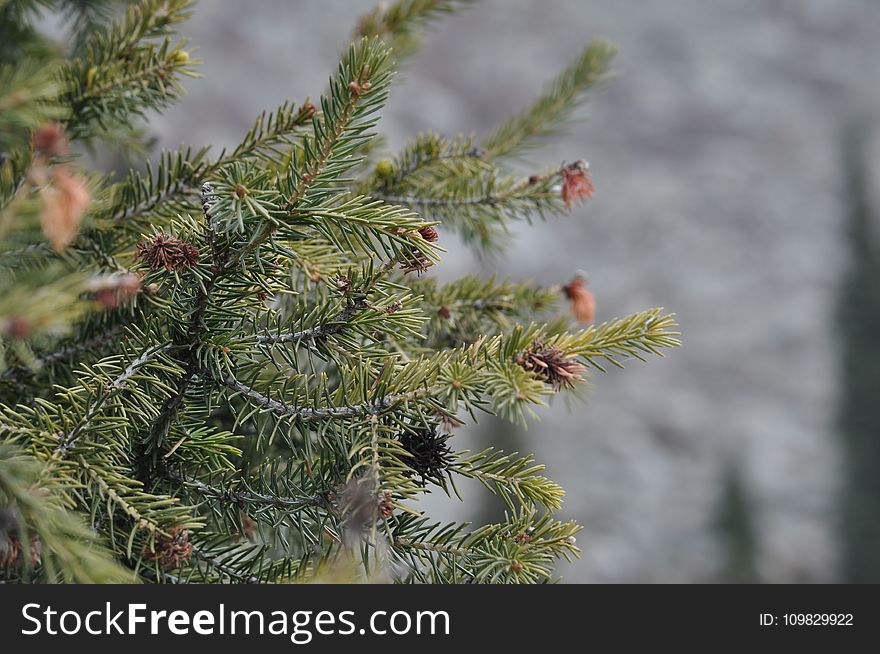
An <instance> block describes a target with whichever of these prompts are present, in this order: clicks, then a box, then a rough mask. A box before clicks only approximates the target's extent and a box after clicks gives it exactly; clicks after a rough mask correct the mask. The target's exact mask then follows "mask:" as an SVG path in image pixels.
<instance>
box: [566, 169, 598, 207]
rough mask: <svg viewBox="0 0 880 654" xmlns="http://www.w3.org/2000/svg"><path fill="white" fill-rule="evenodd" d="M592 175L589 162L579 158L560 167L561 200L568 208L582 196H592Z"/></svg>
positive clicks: (593, 189) (582, 197)
mask: <svg viewBox="0 0 880 654" xmlns="http://www.w3.org/2000/svg"><path fill="white" fill-rule="evenodd" d="M593 191H595V188H594V187H593V177H592V176H591V175H590V164H588V163H587V162H586V161H584V160H582V159H580V160H578V161H575V162H574V163H572V164H568V165H566V166H563V167H562V201H563V202H565V206H567V207H568V208H569V209H570V208H571V207H573V206H574V205H575V204H576V203H579V202H580V201H581V200H583V199H584V198H592V197H593Z"/></svg>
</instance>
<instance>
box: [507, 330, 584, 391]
mask: <svg viewBox="0 0 880 654" xmlns="http://www.w3.org/2000/svg"><path fill="white" fill-rule="evenodd" d="M516 363H517V364H518V365H519V366H520V367H522V368H523V369H524V370H527V371H528V372H530V373H532V374H533V375H535V376H536V377H538V378H540V379H542V380H543V381H544V382H546V383H547V384H550V385H551V386H552V387H553V390H554V391H560V390H562V389H564V388H565V389H570V388H574V385H575V383H576V382H579V381H583V377H581V376H580V373H582V372H583V371H584V366H583V365H582V364H580V363H578V361H577V359H575V358H574V357H567V356H565V352H563V351H562V349H561V348H559V347H557V346H555V345H545V344H544V343H543V342H542V341H535V342H534V343H532V346H531V347H530V348H529V349H528V350H526V351H525V352H520V353H519V354H518V355H517V357H516Z"/></svg>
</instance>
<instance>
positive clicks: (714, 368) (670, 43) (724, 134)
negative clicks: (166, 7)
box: [150, 0, 880, 582]
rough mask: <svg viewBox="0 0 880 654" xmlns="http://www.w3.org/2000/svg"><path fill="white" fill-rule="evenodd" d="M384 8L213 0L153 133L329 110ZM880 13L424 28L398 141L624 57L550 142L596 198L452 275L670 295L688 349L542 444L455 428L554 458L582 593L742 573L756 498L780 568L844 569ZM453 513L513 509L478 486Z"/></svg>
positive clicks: (818, 8) (709, 9)
mask: <svg viewBox="0 0 880 654" xmlns="http://www.w3.org/2000/svg"><path fill="white" fill-rule="evenodd" d="M371 6H372V2H370V1H369V0H367V1H341V0H332V1H328V0H321V1H319V0H300V1H287V2H285V1H282V0H260V1H254V2H247V3H244V2H241V3H231V2H223V3H221V2H217V1H211V0H204V1H203V2H202V3H201V4H200V6H199V7H198V8H197V11H196V15H195V17H194V18H193V19H192V20H191V21H190V23H189V24H188V25H186V26H185V29H184V33H185V34H186V35H187V36H188V37H190V38H191V41H192V45H193V46H197V48H198V51H197V55H198V56H199V57H200V58H202V59H203V60H204V64H203V65H202V66H201V72H202V73H203V74H204V76H205V79H201V80H193V81H188V82H187V84H186V86H187V88H188V91H189V96H188V97H187V98H186V99H185V101H184V102H183V103H182V104H181V105H179V106H177V107H175V108H173V109H172V110H170V111H168V112H167V113H166V114H164V115H163V116H160V117H158V118H156V119H155V120H152V121H151V123H150V128H151V130H153V131H154V132H155V133H156V134H157V135H158V137H159V145H160V146H161V147H176V146H177V145H179V144H180V143H182V142H186V143H190V144H193V145H196V146H200V145H203V144H209V143H213V144H215V145H217V146H218V147H219V146H224V145H233V144H235V143H237V141H238V140H239V139H240V137H241V136H242V135H243V134H244V133H245V132H246V131H247V129H248V128H249V127H250V126H251V124H252V123H253V119H254V118H255V116H256V115H257V114H258V113H259V112H260V111H261V110H263V109H264V108H269V109H271V108H274V107H275V106H277V105H278V104H280V103H281V102H282V101H283V100H284V99H287V98H293V99H297V100H303V99H305V97H306V96H311V97H313V98H314V97H316V96H317V95H319V94H320V93H321V91H322V90H323V89H324V86H325V84H326V79H327V77H328V75H329V74H330V72H331V71H332V70H333V69H334V67H335V63H336V58H337V55H338V54H339V53H340V52H341V49H342V48H343V46H344V45H345V43H346V42H347V38H348V36H349V35H350V33H351V30H352V26H353V24H354V22H355V18H356V16H357V15H359V14H360V13H363V12H364V11H366V10H367V9H369V8H370V7H371ZM878 34H880V3H877V2H874V1H873V0H833V1H832V0H775V1H774V0H735V1H733V0H731V1H727V2H723V1H720V0H667V1H665V2H648V1H647V0H641V1H638V2H617V1H614V0H584V1H580V0H541V1H527V0H483V1H482V2H480V3H479V4H478V5H477V6H476V7H475V8H473V9H471V10H468V11H465V12H462V13H460V14H458V15H456V16H453V17H451V18H449V19H447V20H446V21H445V22H443V23H441V24H440V25H439V26H438V28H437V29H435V30H434V31H432V32H431V33H430V34H429V35H428V36H427V37H426V39H425V42H424V48H423V49H422V51H421V52H420V54H418V55H417V56H416V57H415V58H414V59H413V60H412V61H411V63H410V65H409V66H408V69H407V71H406V73H405V75H403V77H402V80H400V83H399V84H398V86H397V88H396V90H395V91H394V93H393V95H392V99H391V102H390V106H389V107H388V110H387V111H386V112H385V114H384V118H383V120H382V123H381V127H382V128H383V130H384V131H385V132H386V134H387V135H388V137H389V145H390V147H391V149H392V150H396V149H397V148H399V147H400V146H401V145H402V144H403V143H405V142H406V140H407V139H408V138H409V137H411V136H413V135H414V134H415V133H416V132H418V131H419V130H420V129H432V130H436V131H438V132H441V133H443V134H447V135H454V134H456V133H458V132H471V131H476V132H481V131H485V130H488V129H490V128H491V127H492V126H494V125H496V124H498V123H499V122H500V121H501V120H502V119H503V118H504V117H506V116H507V115H508V114H509V113H510V112H511V111H514V110H516V109H517V108H519V107H520V106H521V105H523V104H525V103H527V102H529V101H530V100H531V99H532V98H533V97H534V96H535V95H536V94H537V93H538V92H539V91H540V89H541V87H542V85H543V83H544V82H545V81H546V80H548V79H549V78H551V77H553V76H554V75H555V73H556V72H558V71H559V70H560V69H561V68H562V67H563V66H565V65H566V64H567V63H568V61H569V60H571V59H572V58H573V57H574V56H575V55H576V54H577V53H578V51H579V50H580V48H581V47H582V46H583V45H584V44H585V43H586V41H587V40H588V39H589V38H591V37H593V36H604V37H607V38H608V39H610V40H611V41H613V42H615V43H616V44H617V45H618V46H619V49H620V54H619V57H618V58H617V60H616V63H615V71H616V73H617V77H616V79H615V81H614V82H613V84H611V85H610V86H609V87H608V88H607V90H606V91H604V92H603V93H602V94H601V95H599V96H597V97H596V98H595V99H594V101H593V102H591V104H590V105H589V111H588V112H587V113H588V114H589V119H588V120H586V121H583V122H580V123H578V124H577V125H576V126H575V127H574V129H573V130H572V131H571V133H570V135H568V136H566V137H563V138H561V139H559V140H558V141H556V142H555V143H553V144H552V145H550V146H548V147H547V148H545V149H543V150H540V151H538V152H536V153H535V154H534V155H532V159H533V161H534V162H536V163H556V162H561V161H563V160H568V161H571V160H574V159H577V158H585V159H588V160H589V161H590V162H591V164H592V168H593V172H594V175H595V178H596V185H597V194H596V197H595V199H594V201H592V202H591V203H589V204H588V205H587V206H585V207H582V208H580V209H579V210H577V211H576V212H574V213H573V214H572V215H571V216H569V217H566V218H563V219H561V220H555V221H553V222H550V223H547V224H540V225H536V226H533V227H531V228H530V227H527V226H523V227H522V228H521V229H519V230H518V232H517V234H516V238H515V240H514V244H513V247H512V249H511V251H510V254H509V256H506V257H504V258H503V259H502V260H500V261H496V262H492V263H480V262H478V261H476V260H475V259H474V258H473V257H471V256H470V255H469V253H468V252H467V251H466V250H465V249H464V248H461V247H459V246H458V245H456V244H454V243H453V244H450V243H449V242H448V241H447V242H445V243H444V244H445V245H447V247H449V249H450V253H449V255H448V256H447V257H446V258H445V261H444V263H443V265H442V266H440V267H439V268H438V269H437V272H436V274H439V275H441V276H442V277H444V278H453V277H456V276H458V275H460V274H463V273H466V272H470V271H480V270H482V271H484V272H490V271H493V270H500V272H502V273H505V274H510V275H511V276H513V277H518V278H526V277H531V278H535V279H537V280H539V281H541V282H546V283H558V282H560V281H566V280H567V279H568V278H569V277H570V276H571V275H572V273H573V272H574V271H575V270H576V269H578V268H582V269H584V270H586V271H588V272H589V275H590V279H591V283H592V289H593V291H594V292H595V293H596V296H597V299H598V319H599V320H600V321H602V320H606V319H610V318H613V317H616V316H621V315H624V314H628V313H632V312H635V311H638V310H641V309H645V308H648V307H653V306H665V307H666V308H668V309H670V310H672V311H675V312H677V313H678V315H679V319H680V323H681V329H682V332H683V338H684V347H683V348H681V349H679V350H676V351H672V352H670V353H669V355H668V357H667V358H666V359H663V360H651V361H650V362H649V363H648V364H647V365H642V364H633V365H631V366H629V367H628V368H627V370H625V371H622V372H617V371H614V372H611V373H609V374H607V375H602V376H597V377H596V378H595V379H594V386H595V388H594V390H593V392H592V394H591V395H590V398H589V400H588V403H587V405H586V406H576V407H573V408H572V409H571V410H567V409H566V407H565V406H564V404H563V403H559V404H558V405H557V406H555V407H553V409H552V410H549V411H544V412H542V414H543V415H542V421H541V422H540V423H538V424H534V425H532V426H531V428H530V429H529V431H528V432H523V433H520V432H518V431H516V430H512V429H510V428H509V427H506V426H502V425H499V424H495V423H491V422H490V423H486V424H484V425H480V426H479V427H477V428H473V429H469V430H468V431H466V432H465V433H462V434H460V435H459V436H457V437H456V441H457V444H458V447H459V448H460V447H463V446H471V445H473V446H474V447H476V446H480V445H483V444H485V443H486V442H488V441H489V440H491V441H493V442H495V443H496V444H499V445H502V446H504V447H506V448H510V449H519V450H521V451H534V452H535V453H536V454H537V458H538V459H539V460H540V461H543V462H545V463H546V464H547V465H548V468H549V472H548V474H549V476H551V477H552V478H554V479H556V480H557V481H559V482H560V483H562V485H563V486H564V487H565V488H566V489H567V491H568V496H567V499H566V503H565V507H564V511H563V515H564V517H568V518H575V519H577V520H578V521H579V522H581V523H582V524H583V525H584V526H585V530H584V532H583V534H582V536H581V537H580V538H579V541H578V543H579V545H581V546H582V548H583V557H582V558H581V559H580V560H579V561H577V562H575V563H573V564H566V565H562V566H560V568H559V572H560V574H562V575H563V577H564V579H565V580H566V581H568V582H634V581H649V582H651V581H658V582H659V581H671V582H694V581H712V580H717V579H724V578H725V577H724V576H723V575H724V570H725V569H727V567H728V566H729V565H730V560H731V557H732V556H733V555H732V554H731V549H730V544H729V541H730V539H729V538H725V537H724V536H723V534H724V533H725V532H724V531H723V530H722V529H721V528H720V527H719V525H720V524H722V523H723V522H724V520H723V517H722V515H723V513H724V511H723V508H722V506H723V504H724V503H723V498H724V496H725V488H726V487H727V486H728V482H729V480H730V479H732V478H735V479H737V480H738V481H739V482H740V484H741V486H742V488H743V489H744V494H745V496H744V499H743V501H744V502H745V506H747V508H748V513H749V516H750V521H751V523H750V524H748V525H746V526H745V527H742V526H741V527H740V529H746V530H748V529H749V528H750V529H752V530H754V539H755V540H754V548H753V549H754V551H753V555H754V564H755V566H756V567H757V571H756V575H757V578H758V579H761V580H764V581H771V582H795V581H830V580H834V579H837V578H838V575H839V569H840V543H839V542H838V538H837V536H836V534H837V533H838V531H839V530H838V518H837V516H838V515H839V511H838V505H839V500H838V489H839V486H840V480H841V473H840V470H841V456H840V453H839V451H838V443H839V440H840V439H839V436H838V435H837V434H836V431H835V421H836V411H837V403H838V397H837V395H836V394H837V389H838V388H839V376H840V372H839V361H838V359H839V356H838V346H837V344H836V343H835V341H834V339H833V333H834V331H835V329H836V326H835V310H836V302H837V294H838V292H839V288H840V284H841V278H842V274H843V271H844V269H845V266H846V256H847V254H846V253H847V250H846V244H845V240H844V233H845V221H844V215H845V207H844V203H843V201H842V193H841V191H842V176H841V172H840V171H841V156H840V152H841V149H842V146H841V133H842V129H843V128H844V126H845V125H846V124H847V123H848V122H849V121H852V120H859V121H862V123H866V124H868V125H869V126H872V125H875V124H876V122H877V117H878V114H877V112H876V106H877V101H878V99H880V67H878V66H877V61H878V60H880V39H878V38H877V35H878ZM432 504H433V505H434V506H433V507H432V509H431V510H432V511H433V512H434V513H435V514H436V515H437V516H443V517H449V518H470V519H478V520H486V519H491V518H492V517H493V511H495V510H496V509H497V507H496V505H495V504H493V503H489V502H487V500H486V498H485V496H484V494H483V493H481V492H479V491H478V490H476V489H474V490H473V492H472V493H471V494H470V499H469V502H468V503H467V505H466V506H465V507H462V506H461V505H460V504H459V503H457V502H453V503H449V502H445V501H443V499H442V498H439V497H438V498H436V499H432Z"/></svg>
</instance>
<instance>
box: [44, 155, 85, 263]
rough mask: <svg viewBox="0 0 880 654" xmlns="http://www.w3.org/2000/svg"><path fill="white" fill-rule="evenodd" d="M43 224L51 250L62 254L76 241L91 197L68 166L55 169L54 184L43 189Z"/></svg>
mask: <svg viewBox="0 0 880 654" xmlns="http://www.w3.org/2000/svg"><path fill="white" fill-rule="evenodd" d="M40 197H41V199H42V201H43V210H42V213H41V215H40V225H41V226H42V228H43V234H45V235H46V238H48V239H49V243H50V244H51V246H52V249H53V250H55V251H56V252H61V251H62V250H64V249H65V248H66V247H67V246H68V245H70V244H71V243H72V242H73V239H74V238H75V237H76V234H77V232H78V231H79V225H80V223H81V222H82V219H83V216H84V215H85V213H86V209H88V206H89V202H90V201H91V196H90V195H89V190H88V188H87V187H86V184H85V182H84V181H83V180H82V179H81V178H80V177H79V176H78V175H76V174H74V173H71V172H70V171H69V170H68V168H67V166H56V167H54V168H52V173H51V183H50V184H47V185H46V186H44V187H42V188H41V189H40Z"/></svg>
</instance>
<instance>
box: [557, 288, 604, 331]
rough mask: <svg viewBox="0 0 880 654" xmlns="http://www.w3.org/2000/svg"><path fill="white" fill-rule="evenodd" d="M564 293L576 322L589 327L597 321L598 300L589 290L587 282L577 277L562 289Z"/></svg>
mask: <svg viewBox="0 0 880 654" xmlns="http://www.w3.org/2000/svg"><path fill="white" fill-rule="evenodd" d="M562 292H563V293H565V297H566V298H568V301H569V303H570V306H571V313H572V315H573V316H574V317H575V320H577V321H578V322H579V323H581V324H582V325H588V324H590V323H592V322H593V320H595V317H596V298H595V297H594V296H593V294H592V293H591V292H590V291H589V290H588V289H587V280H585V279H584V278H583V277H581V276H577V277H575V278H574V279H572V280H571V281H570V282H569V283H568V284H566V285H565V286H563V287H562Z"/></svg>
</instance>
